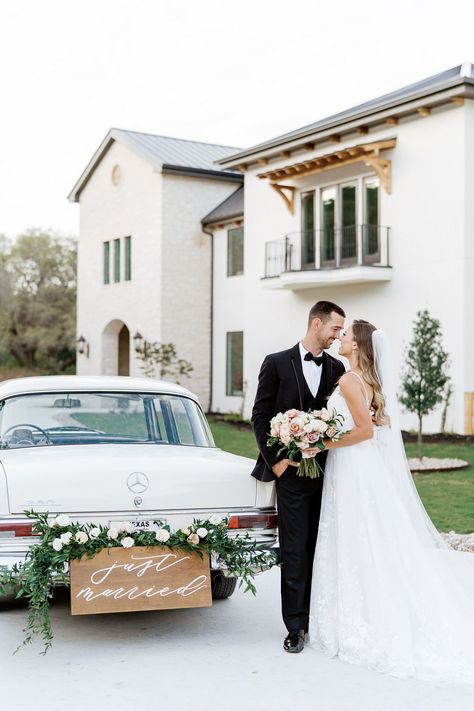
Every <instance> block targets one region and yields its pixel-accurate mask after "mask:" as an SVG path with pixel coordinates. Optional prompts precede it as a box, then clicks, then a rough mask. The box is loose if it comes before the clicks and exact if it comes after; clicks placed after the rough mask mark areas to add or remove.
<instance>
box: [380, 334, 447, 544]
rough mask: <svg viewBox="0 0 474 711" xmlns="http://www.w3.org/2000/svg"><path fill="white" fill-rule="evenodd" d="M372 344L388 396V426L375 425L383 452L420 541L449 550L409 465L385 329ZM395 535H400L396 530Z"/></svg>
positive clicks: (382, 455)
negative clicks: (419, 490)
mask: <svg viewBox="0 0 474 711" xmlns="http://www.w3.org/2000/svg"><path fill="white" fill-rule="evenodd" d="M372 345H373V350H374V362H375V369H376V372H377V375H378V378H379V381H380V384H381V386H382V392H383V396H384V399H385V411H386V413H387V415H388V416H389V418H390V425H389V426H385V427H377V428H376V435H375V438H376V442H377V446H378V447H379V452H380V455H381V457H382V459H383V461H384V464H385V466H386V468H387V470H388V472H389V474H390V477H391V479H392V483H393V485H394V487H395V489H396V491H397V493H398V496H399V497H400V498H401V500H402V502H403V504H404V508H405V511H406V513H407V515H408V516H409V518H410V521H411V523H412V525H413V526H414V528H415V530H416V532H417V533H418V534H419V537H420V538H419V540H420V542H421V543H422V544H423V545H427V546H430V547H433V546H435V547H436V548H444V549H447V548H449V545H448V544H447V543H446V542H445V541H444V539H443V538H442V536H441V535H440V534H439V533H438V531H437V529H436V528H435V526H434V524H433V522H432V521H431V519H430V517H429V516H428V514H427V512H426V510H425V508H424V506H423V504H422V501H421V499H420V497H419V495H418V492H417V490H416V486H415V483H414V481H413V477H412V474H411V471H410V467H409V466H408V461H407V458H406V454H405V448H404V446H403V440H402V433H401V425H400V414H399V409H398V400H397V395H396V389H395V378H394V370H393V363H392V355H391V348H390V344H389V341H388V338H387V336H386V334H385V333H384V331H380V330H376V331H374V332H373V333H372ZM394 535H397V532H396V531H394Z"/></svg>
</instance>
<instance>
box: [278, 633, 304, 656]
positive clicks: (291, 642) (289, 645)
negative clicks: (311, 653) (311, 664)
mask: <svg viewBox="0 0 474 711" xmlns="http://www.w3.org/2000/svg"><path fill="white" fill-rule="evenodd" d="M303 648H304V630H291V631H290V632H288V634H287V636H286V637H285V641H284V642H283V649H284V650H285V652H290V653H291V654H297V653H298V652H302V651H303Z"/></svg>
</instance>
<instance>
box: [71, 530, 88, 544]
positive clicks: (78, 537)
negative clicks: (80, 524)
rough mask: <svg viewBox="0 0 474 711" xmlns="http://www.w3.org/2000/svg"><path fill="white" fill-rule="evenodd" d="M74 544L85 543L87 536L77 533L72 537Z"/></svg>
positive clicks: (80, 532)
mask: <svg viewBox="0 0 474 711" xmlns="http://www.w3.org/2000/svg"><path fill="white" fill-rule="evenodd" d="M74 540H75V541H76V543H87V541H88V540H89V536H88V535H87V533H85V532H84V531H78V532H77V533H76V535H75V536H74Z"/></svg>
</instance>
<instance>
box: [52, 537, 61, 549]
mask: <svg viewBox="0 0 474 711" xmlns="http://www.w3.org/2000/svg"><path fill="white" fill-rule="evenodd" d="M51 545H52V546H53V548H54V550H55V551H57V552H58V553H59V551H61V550H62V548H63V544H62V541H61V539H60V538H55V539H54V541H53V542H52V543H51Z"/></svg>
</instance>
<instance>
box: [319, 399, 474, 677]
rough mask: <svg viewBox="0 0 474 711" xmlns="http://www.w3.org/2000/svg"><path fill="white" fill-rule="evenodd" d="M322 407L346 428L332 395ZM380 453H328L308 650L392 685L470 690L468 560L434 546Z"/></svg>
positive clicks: (471, 562)
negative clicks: (465, 685)
mask: <svg viewBox="0 0 474 711" xmlns="http://www.w3.org/2000/svg"><path fill="white" fill-rule="evenodd" d="M332 408H334V409H336V410H337V411H338V412H340V413H342V414H343V415H344V417H345V422H344V429H347V430H350V429H351V428H353V427H354V421H353V419H352V416H351V413H350V411H349V408H348V406H347V403H346V401H345V400H344V397H343V396H342V393H341V392H340V389H339V388H336V390H335V391H334V393H333V394H332V395H331V397H330V399H329V402H328V409H329V410H331V409H332ZM376 430H377V428H376ZM383 447H384V444H383V438H380V437H379V438H377V437H376V438H375V439H373V440H369V441H365V442H361V443H360V444H356V445H353V446H348V447H341V448H338V449H334V450H331V451H330V452H329V454H328V459H327V464H326V471H325V476H324V489H323V499H322V508H321V519H320V524H319V534H318V541H317V546H316V553H315V560H314V568H313V583H312V595H311V609H310V613H311V614H310V625H309V632H310V639H311V645H312V646H313V647H316V648H317V649H319V650H321V651H323V652H324V653H325V654H327V655H329V656H338V657H339V658H340V659H341V660H343V661H347V662H351V663H355V664H360V665H364V666H367V667H371V668H373V669H376V670H378V671H381V672H388V673H391V674H393V675H395V676H399V677H411V676H414V677H419V678H424V679H437V680H440V679H441V680H447V681H461V682H465V681H467V682H470V683H474V554H472V553H462V552H457V551H453V550H452V549H450V548H449V547H448V546H447V545H446V544H445V543H444V541H443V539H442V538H441V536H439V534H438V533H437V532H436V531H435V529H434V527H433V525H432V523H431V522H430V521H429V519H428V517H427V514H426V512H425V511H424V509H423V508H422V506H421V504H420V501H419V499H417V498H416V497H417V494H416V491H414V490H413V491H410V492H409V493H408V492H407V488H406V487H407V483H406V482H405V484H403V483H402V479H401V478H400V479H399V483H397V476H398V473H397V472H394V471H393V467H392V465H391V463H390V461H391V460H390V457H387V452H384V451H383ZM397 466H398V467H400V463H398V465H397ZM410 485H411V480H410ZM412 504H413V505H412Z"/></svg>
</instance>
